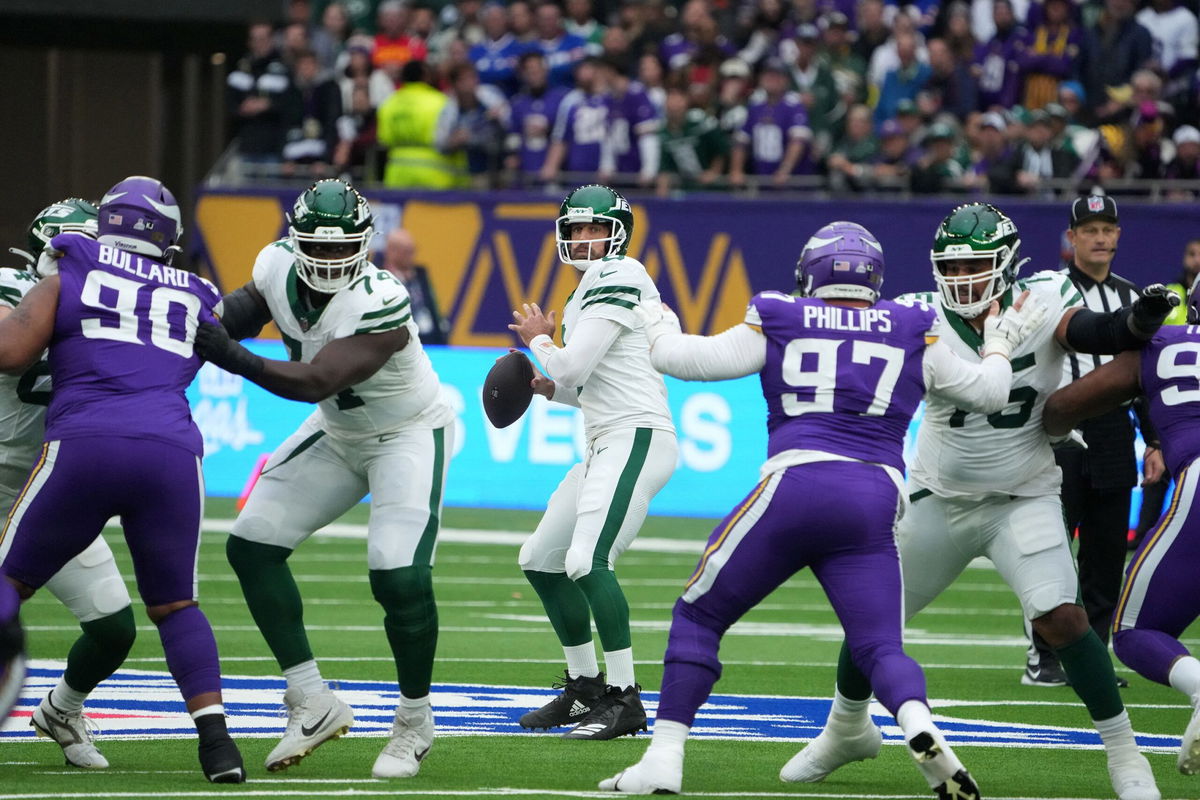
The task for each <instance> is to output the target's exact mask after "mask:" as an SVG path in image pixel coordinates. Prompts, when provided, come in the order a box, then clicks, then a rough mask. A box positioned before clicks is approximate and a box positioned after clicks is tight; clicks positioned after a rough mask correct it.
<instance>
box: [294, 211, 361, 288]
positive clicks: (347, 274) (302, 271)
mask: <svg viewBox="0 0 1200 800" xmlns="http://www.w3.org/2000/svg"><path fill="white" fill-rule="evenodd" d="M374 234H375V229H374V228H373V227H367V229H366V230H364V231H361V232H357V233H347V232H346V231H344V230H342V229H341V228H339V227H337V226H332V225H331V226H319V227H318V228H317V229H316V230H315V231H313V232H312V233H304V232H301V231H298V230H296V228H295V227H294V226H293V227H292V228H290V229H289V235H290V238H291V241H292V248H293V249H294V250H295V253H296V263H297V265H298V267H299V268H298V269H297V270H296V272H297V274H298V275H299V277H300V280H302V281H304V283H306V284H307V285H308V286H309V288H311V289H313V290H314V291H317V292H320V293H322V294H333V293H334V292H337V291H338V290H340V289H344V288H345V287H347V286H349V285H350V282H351V281H353V280H354V278H355V277H356V276H357V275H358V271H359V269H361V268H362V265H363V264H365V263H366V262H367V256H368V255H369V246H370V242H371V237H372V236H373V235H374ZM330 245H334V246H338V245H341V248H339V249H344V250H345V251H346V254H345V255H328V254H324V255H318V254H316V253H314V252H313V251H317V252H318V253H319V252H320V251H321V250H322V249H324V248H325V247H329V246H330Z"/></svg>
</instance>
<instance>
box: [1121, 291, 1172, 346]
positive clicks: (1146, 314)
mask: <svg viewBox="0 0 1200 800" xmlns="http://www.w3.org/2000/svg"><path fill="white" fill-rule="evenodd" d="M1181 302H1182V301H1181V300H1180V299H1179V295H1177V294H1175V293H1174V292H1172V291H1171V290H1170V289H1168V288H1167V287H1166V286H1163V285H1162V284H1161V283H1152V284H1150V285H1149V286H1147V287H1146V288H1145V289H1142V294H1141V296H1140V297H1139V298H1138V299H1137V300H1134V301H1133V307H1132V310H1133V313H1132V314H1131V315H1130V317H1129V328H1130V330H1132V331H1133V332H1134V334H1135V335H1137V336H1140V337H1141V338H1143V339H1149V338H1150V337H1151V336H1153V335H1154V334H1155V332H1157V331H1158V329H1159V328H1160V327H1162V324H1163V320H1165V319H1166V318H1167V316H1168V315H1170V313H1171V309H1173V308H1175V306H1177V305H1179V304H1180V303H1181Z"/></svg>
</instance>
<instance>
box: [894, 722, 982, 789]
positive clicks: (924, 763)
mask: <svg viewBox="0 0 1200 800" xmlns="http://www.w3.org/2000/svg"><path fill="white" fill-rule="evenodd" d="M908 750H909V753H910V754H911V755H912V757H913V759H914V760H915V761H916V762H917V768H918V769H920V770H921V774H922V775H923V776H925V780H926V782H927V783H928V784H929V787H930V788H931V789H933V793H934V795H935V796H936V797H937V798H938V800H980V797H979V787H978V786H976V785H975V780H974V779H973V778H972V777H971V773H969V772H967V770H966V769H965V768H964V767H963V766H962V764H961V763H960V762H959V760H958V759H957V758H956V757H955V756H954V754H953V753H952V752H951V751H950V747H949V745H947V744H946V742H945V739H943V738H942V737H941V735H940V734H938V733H935V732H933V731H922V732H921V733H918V734H917V735H916V736H914V737H912V738H911V739H909V740H908Z"/></svg>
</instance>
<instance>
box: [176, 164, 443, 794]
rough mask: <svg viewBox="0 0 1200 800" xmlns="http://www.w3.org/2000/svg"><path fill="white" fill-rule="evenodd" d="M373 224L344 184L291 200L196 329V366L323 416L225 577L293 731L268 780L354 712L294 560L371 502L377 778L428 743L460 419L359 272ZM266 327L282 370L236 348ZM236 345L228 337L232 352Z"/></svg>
mask: <svg viewBox="0 0 1200 800" xmlns="http://www.w3.org/2000/svg"><path fill="white" fill-rule="evenodd" d="M372 232H373V228H372V215H371V210H370V207H369V206H368V205H367V201H366V200H365V199H363V197H362V196H361V195H360V194H359V193H358V192H357V191H356V190H355V189H354V188H352V187H351V186H349V185H348V184H346V183H344V182H342V181H339V180H322V181H318V182H317V183H315V184H313V185H312V186H311V187H310V188H309V189H307V190H306V191H304V192H303V193H302V194H301V195H300V197H299V198H298V199H297V200H296V204H295V207H294V208H293V211H292V217H291V229H290V233H289V236H288V237H287V238H285V239H281V240H279V241H277V242H273V243H271V244H269V245H267V246H266V247H265V248H263V250H262V251H261V252H260V253H259V255H258V259H257V261H255V263H254V271H253V276H252V279H251V281H250V282H249V283H247V284H246V285H245V286H244V287H242V288H241V289H238V290H236V291H234V292H232V293H231V294H230V295H228V296H227V297H226V299H225V302H224V309H225V310H224V314H223V317H222V325H208V326H202V328H201V330H200V331H199V332H198V334H197V339H196V348H197V352H199V353H200V354H201V355H202V356H203V357H205V358H207V359H208V360H210V361H212V362H213V363H215V364H217V365H218V366H220V367H223V368H225V369H227V370H229V371H230V372H234V373H236V374H239V375H243V376H245V377H246V378H248V379H249V380H251V381H253V382H254V383H257V384H258V385H259V386H262V387H263V388H265V389H267V390H269V391H271V392H274V393H275V394H278V395H280V396H281V397H287V398H290V399H293V400H303V401H308V402H314V403H317V404H318V407H317V409H316V410H315V411H314V412H313V414H312V415H311V416H310V417H309V418H308V419H307V420H306V421H305V422H304V423H303V424H302V425H301V426H300V428H299V429H298V430H297V431H296V432H295V433H294V434H292V436H291V437H289V438H288V439H287V441H285V442H284V443H283V444H282V445H280V447H279V449H277V450H276V451H275V453H274V454H273V455H272V456H271V458H270V460H269V461H268V462H267V464H266V466H265V467H264V468H263V471H262V476H261V477H260V479H259V480H258V483H257V484H256V485H255V486H254V489H253V491H252V492H251V493H250V497H249V499H248V500H247V502H246V507H245V508H244V509H243V510H242V512H241V513H240V514H239V515H238V518H237V520H236V522H234V526H233V531H232V534H231V536H230V537H229V542H228V546H227V554H228V557H229V562H230V564H231V565H232V566H233V568H234V571H235V572H236V573H237V575H238V579H239V580H240V581H241V585H242V592H243V594H244V595H245V597H246V602H247V604H248V605H249V607H250V612H251V614H252V615H253V616H254V620H255V622H256V623H257V624H258V627H259V630H260V631H261V632H262V634H263V636H264V638H265V639H266V640H267V644H268V646H269V647H270V648H271V652H272V653H273V654H274V655H275V658H276V660H277V661H278V662H279V667H280V669H281V670H282V671H283V674H284V677H285V678H286V679H287V685H288V688H287V691H286V692H285V693H284V702H285V704H286V705H287V707H288V710H289V719H288V725H287V730H286V732H285V733H284V736H283V739H282V740H281V741H280V743H279V745H278V746H276V747H275V749H274V750H272V751H271V753H270V755H268V756H267V761H266V767H267V769H268V770H270V771H276V770H281V769H286V768H287V767H290V766H293V765H295V764H297V763H299V762H300V760H301V759H302V758H304V757H305V756H307V755H308V754H309V753H311V752H312V751H313V749H314V748H316V747H317V746H318V745H320V744H322V743H324V742H326V741H328V740H329V739H332V738H336V737H337V736H340V735H341V734H342V733H345V732H346V731H347V730H348V729H349V727H350V725H351V724H352V723H353V721H354V716H353V713H352V711H351V709H350V707H349V706H347V705H346V703H344V702H343V701H342V700H341V699H340V698H338V697H337V696H335V695H334V694H333V692H331V691H330V689H329V687H328V685H327V684H326V683H325V681H324V680H323V679H322V677H321V673H320V670H319V669H318V666H317V662H316V660H315V659H314V657H313V653H312V650H311V648H310V646H309V643H308V637H307V635H306V633H305V630H304V624H303V619H302V615H303V606H302V603H301V598H300V592H299V590H298V589H297V587H296V584H295V581H294V580H293V578H292V573H291V571H290V569H289V568H288V565H287V559H288V557H289V556H290V555H291V553H292V551H293V550H294V549H295V548H296V546H297V545H299V544H300V543H301V542H303V541H304V540H305V539H307V538H308V537H309V536H311V535H312V534H313V532H314V531H316V530H318V529H320V528H322V527H324V526H325V525H328V524H329V523H331V522H333V521H334V520H336V519H337V518H338V517H340V516H341V515H342V514H343V513H345V512H346V511H347V510H348V509H350V508H351V507H352V506H354V504H356V503H358V502H359V501H360V500H362V498H363V497H364V496H365V495H366V494H367V493H368V492H369V493H370V494H371V515H370V521H369V523H368V527H367V567H368V569H369V577H370V583H371V591H372V594H373V595H374V597H375V599H376V601H377V602H378V603H379V604H380V606H382V607H383V610H384V621H383V626H384V630H385V631H386V633H387V639H388V644H389V645H390V646H391V650H392V654H393V656H394V658H395V662H396V672H397V676H398V679H399V684H400V703H399V706H398V707H397V709H396V716H395V722H394V724H393V726H392V735H391V739H390V741H389V742H388V744H387V745H386V746H385V747H384V749H383V752H382V753H380V755H379V757H378V758H377V759H376V761H375V764H374V767H373V768H372V775H374V776H375V777H377V778H406V777H411V776H413V775H416V774H417V771H418V770H419V768H420V761H421V759H423V758H424V757H425V754H426V753H427V752H428V751H429V749H430V747H431V746H432V744H433V733H434V726H433V712H432V709H431V707H430V700H429V687H430V683H431V680H432V672H433V660H434V650H435V648H436V645H437V634H438V623H437V606H436V604H435V602H434V596H433V580H432V567H433V554H434V545H435V543H436V539H437V533H438V526H439V522H440V519H441V511H442V489H443V486H444V483H445V478H446V467H447V464H448V462H449V457H450V454H451V453H452V452H453V449H454V448H453V431H454V418H455V414H454V411H453V409H452V408H451V406H450V404H449V402H448V399H447V397H446V396H445V394H444V392H443V390H442V388H441V383H440V382H439V380H438V376H437V374H436V373H435V372H434V370H433V365H432V364H431V363H430V361H429V357H428V356H427V355H426V353H425V351H424V350H423V349H422V348H421V342H420V340H419V339H418V337H417V328H416V325H415V324H414V323H413V320H412V314H411V309H410V302H409V298H408V294H407V292H405V290H404V287H403V286H402V285H401V284H400V282H399V281H397V280H396V279H395V278H394V277H392V276H391V275H390V274H389V273H387V272H385V271H383V270H380V269H378V268H376V267H375V266H374V265H373V264H371V263H369V262H368V261H367V255H368V247H369V245H370V240H371V235H372ZM270 320H274V322H275V324H276V325H278V326H279V330H280V332H281V333H282V335H283V341H284V344H285V345H286V346H287V348H288V352H289V354H290V356H291V359H292V360H291V361H275V360H269V359H263V358H260V357H258V356H256V355H254V354H252V353H250V352H249V351H248V350H246V349H245V348H244V347H242V346H241V345H240V344H238V343H237V342H235V341H233V339H240V338H245V337H247V336H252V335H254V334H256V333H257V332H258V331H259V329H260V328H261V326H262V325H263V324H264V323H265V322H267V321H270ZM231 337H232V338H231Z"/></svg>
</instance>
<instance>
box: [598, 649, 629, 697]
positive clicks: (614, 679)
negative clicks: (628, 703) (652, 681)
mask: <svg viewBox="0 0 1200 800" xmlns="http://www.w3.org/2000/svg"><path fill="white" fill-rule="evenodd" d="M604 669H605V671H606V672H607V673H608V685H609V686H616V687H617V688H618V689H628V688H629V687H631V686H633V684H634V680H633V648H632V647H626V648H625V649H624V650H612V651H609V650H605V651H604Z"/></svg>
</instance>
